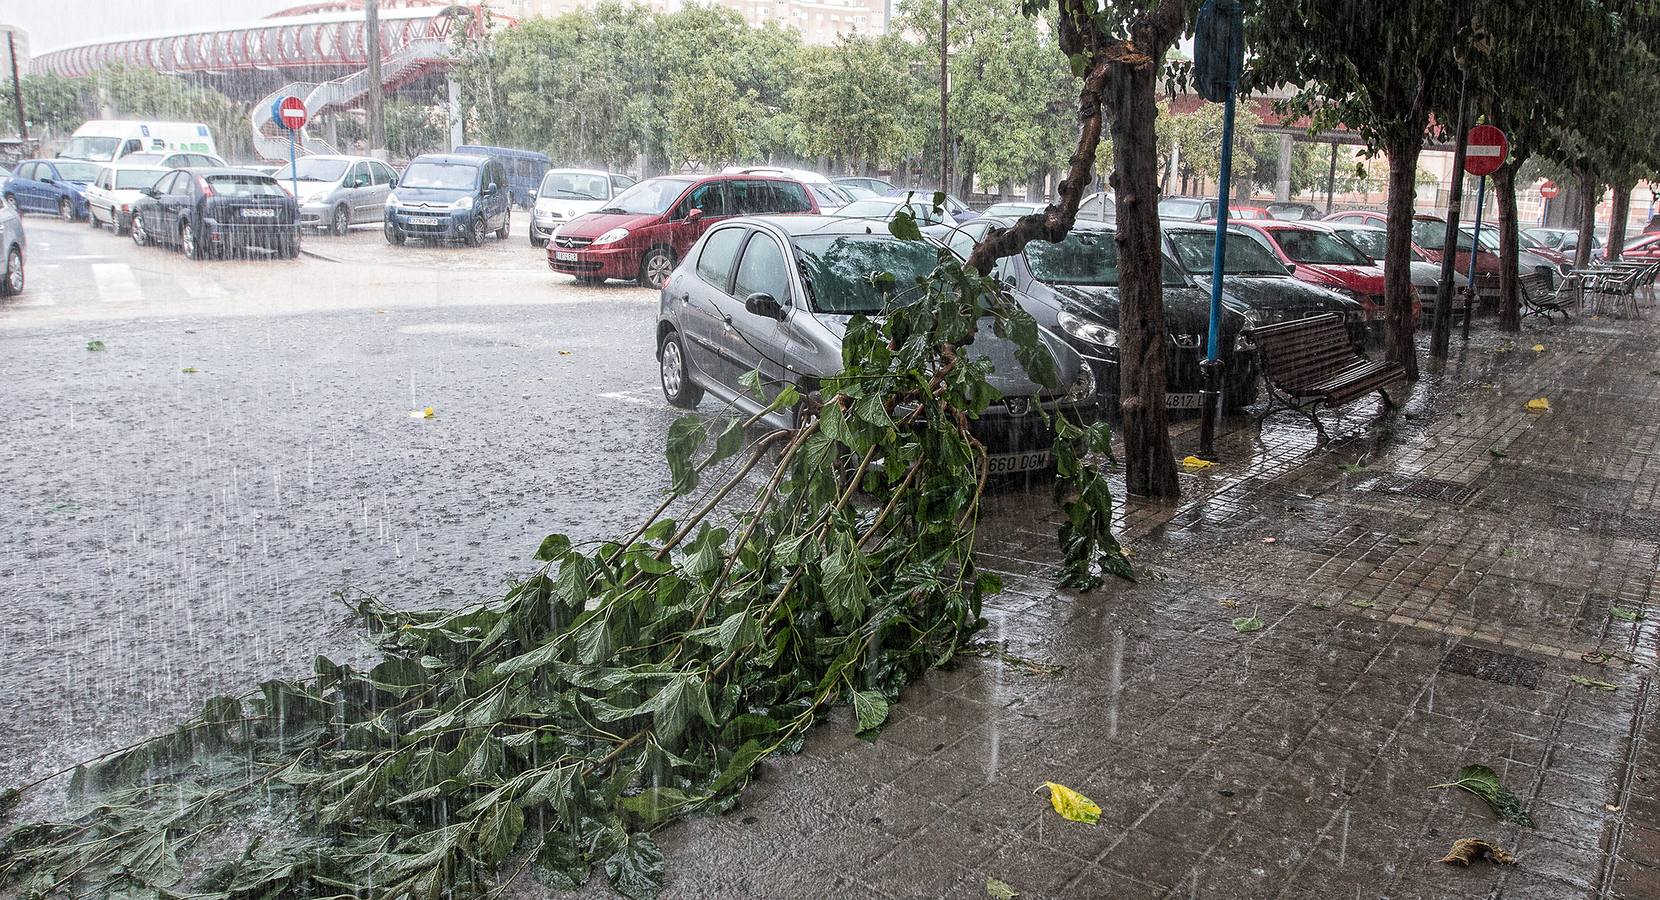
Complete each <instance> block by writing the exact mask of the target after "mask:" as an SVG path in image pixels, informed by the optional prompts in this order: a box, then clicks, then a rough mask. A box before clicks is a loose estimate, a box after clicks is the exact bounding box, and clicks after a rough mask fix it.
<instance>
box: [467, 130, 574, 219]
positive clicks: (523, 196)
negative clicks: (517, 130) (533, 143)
mask: <svg viewBox="0 0 1660 900" xmlns="http://www.w3.org/2000/svg"><path fill="white" fill-rule="evenodd" d="M454 152H456V153H470V154H473V155H474V156H494V157H495V158H496V159H499V160H501V164H502V165H503V166H505V167H506V168H507V190H508V192H509V193H510V194H512V196H513V202H514V203H517V204H518V205H519V206H524V207H528V206H530V203H531V194H533V193H535V191H536V188H537V187H538V186H540V185H541V183H542V175H543V173H545V172H547V170H548V167H549V166H551V165H553V160H551V159H548V155H547V154H546V153H537V152H536V151H535V150H515V149H513V148H512V147H481V146H479V145H477V144H466V145H463V146H460V147H457V148H455V150H454Z"/></svg>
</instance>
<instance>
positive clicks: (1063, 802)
mask: <svg viewBox="0 0 1660 900" xmlns="http://www.w3.org/2000/svg"><path fill="white" fill-rule="evenodd" d="M1043 784H1044V787H1047V788H1049V805H1050V806H1053V807H1054V808H1055V812H1058V813H1060V814H1061V818H1063V819H1070V820H1071V821H1073V822H1083V823H1084V824H1086V825H1094V824H1096V823H1098V822H1100V821H1101V807H1099V806H1096V805H1095V801H1094V800H1091V799H1089V798H1088V797H1085V796H1084V795H1083V794H1080V793H1078V792H1077V791H1075V790H1073V789H1071V788H1069V787H1067V786H1066V785H1064V784H1056V783H1054V782H1053V781H1045V782H1044V783H1043ZM1038 790H1040V791H1041V790H1043V788H1038ZM1033 793H1036V791H1034V792H1033Z"/></svg>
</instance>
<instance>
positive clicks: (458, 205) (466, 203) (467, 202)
mask: <svg viewBox="0 0 1660 900" xmlns="http://www.w3.org/2000/svg"><path fill="white" fill-rule="evenodd" d="M472 208H473V198H472V197H458V198H456V201H455V202H454V203H451V204H450V209H472Z"/></svg>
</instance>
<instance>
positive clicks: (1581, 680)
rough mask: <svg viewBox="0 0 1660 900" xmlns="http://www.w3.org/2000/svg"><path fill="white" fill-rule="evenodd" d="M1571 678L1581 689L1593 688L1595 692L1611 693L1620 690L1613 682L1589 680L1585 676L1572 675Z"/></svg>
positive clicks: (1596, 679) (1597, 679)
mask: <svg viewBox="0 0 1660 900" xmlns="http://www.w3.org/2000/svg"><path fill="white" fill-rule="evenodd" d="M1569 678H1571V679H1572V680H1573V683H1574V684H1577V685H1579V686H1580V687H1588V688H1593V689H1595V690H1599V691H1607V692H1609V693H1613V692H1614V691H1617V690H1619V689H1620V686H1619V685H1617V684H1614V683H1613V682H1609V681H1603V680H1601V679H1599V678H1587V677H1585V676H1584V675H1571V676H1569Z"/></svg>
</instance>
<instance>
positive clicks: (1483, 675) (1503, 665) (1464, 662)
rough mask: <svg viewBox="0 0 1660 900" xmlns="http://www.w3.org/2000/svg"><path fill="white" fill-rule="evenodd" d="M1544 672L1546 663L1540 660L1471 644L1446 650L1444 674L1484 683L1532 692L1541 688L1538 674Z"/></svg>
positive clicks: (1442, 661) (1443, 663) (1443, 666)
mask: <svg viewBox="0 0 1660 900" xmlns="http://www.w3.org/2000/svg"><path fill="white" fill-rule="evenodd" d="M1544 670H1545V664H1544V663H1543V662H1541V661H1539V660H1536V659H1528V658H1527V657H1525V656H1515V655H1513V654H1510V653H1500V652H1498V651H1497V650H1488V649H1487V648H1486V647H1474V646H1471V645H1469V644H1459V645H1458V646H1456V647H1454V648H1452V649H1451V650H1449V651H1447V655H1446V656H1445V657H1444V658H1443V659H1442V660H1441V671H1443V672H1451V673H1453V674H1454V675H1468V676H1470V677H1472V678H1480V679H1481V680H1482V681H1491V682H1493V683H1494V684H1507V685H1510V686H1511V687H1524V688H1527V689H1528V690H1533V689H1534V688H1535V687H1537V686H1538V685H1539V673H1540V672H1543V671H1544Z"/></svg>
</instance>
